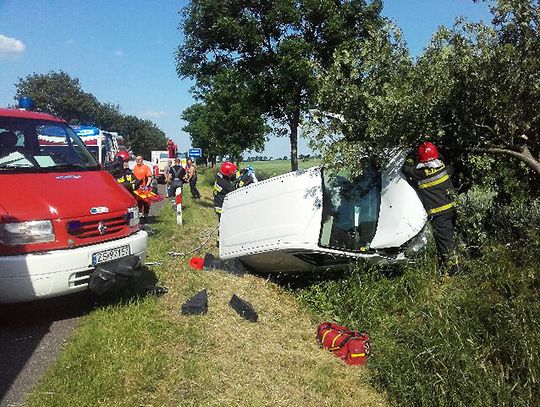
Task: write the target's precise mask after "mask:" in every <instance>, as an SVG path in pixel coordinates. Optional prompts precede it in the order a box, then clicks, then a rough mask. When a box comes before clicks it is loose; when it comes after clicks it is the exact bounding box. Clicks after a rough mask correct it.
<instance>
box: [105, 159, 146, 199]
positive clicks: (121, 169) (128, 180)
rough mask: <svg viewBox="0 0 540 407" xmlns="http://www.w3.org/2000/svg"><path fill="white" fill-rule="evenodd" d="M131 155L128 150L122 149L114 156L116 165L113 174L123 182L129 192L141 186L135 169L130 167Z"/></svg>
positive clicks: (120, 182) (119, 181)
mask: <svg viewBox="0 0 540 407" xmlns="http://www.w3.org/2000/svg"><path fill="white" fill-rule="evenodd" d="M129 159H130V155H129V153H128V152H127V151H126V150H120V151H118V152H117V153H116V155H115V157H114V167H113V169H112V171H110V172H111V174H112V176H113V177H114V178H116V180H117V181H118V183H119V184H122V185H123V186H124V187H125V188H126V189H127V190H128V191H129V192H132V193H133V191H135V190H136V189H137V188H138V187H139V182H138V180H137V178H135V175H133V171H131V170H130V169H129V165H128V163H129Z"/></svg>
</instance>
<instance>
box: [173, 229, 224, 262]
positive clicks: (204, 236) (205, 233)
mask: <svg viewBox="0 0 540 407" xmlns="http://www.w3.org/2000/svg"><path fill="white" fill-rule="evenodd" d="M218 228H219V223H218V224H217V225H216V227H215V228H214V229H212V230H210V231H208V230H209V229H206V230H203V232H202V233H201V234H200V235H199V239H206V240H204V242H202V243H201V244H200V245H199V246H197V247H196V248H194V249H193V250H190V251H189V252H168V254H169V255H170V256H173V257H182V256H187V255H188V254H191V253H195V252H196V251H197V250H199V249H202V248H203V247H204V246H206V244H207V243H208V241H209V240H210V238H211V237H212V235H213V234H214V232H215V231H216V230H218Z"/></svg>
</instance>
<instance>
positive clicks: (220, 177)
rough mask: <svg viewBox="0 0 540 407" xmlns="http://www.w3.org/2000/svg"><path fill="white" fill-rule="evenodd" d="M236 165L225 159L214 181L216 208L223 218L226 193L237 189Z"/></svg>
mask: <svg viewBox="0 0 540 407" xmlns="http://www.w3.org/2000/svg"><path fill="white" fill-rule="evenodd" d="M235 180H236V165H234V164H233V163H231V162H228V161H224V162H223V163H222V164H221V167H220V168H219V172H218V173H217V174H216V182H215V183H214V210H215V211H216V214H217V216H218V219H221V208H222V207H223V200H224V199H225V195H227V194H228V193H229V192H232V191H234V190H235V189H236V182H235Z"/></svg>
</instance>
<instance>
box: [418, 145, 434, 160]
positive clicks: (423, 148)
mask: <svg viewBox="0 0 540 407" xmlns="http://www.w3.org/2000/svg"><path fill="white" fill-rule="evenodd" d="M437 158H439V152H438V151H437V147H435V144H433V143H431V142H429V141H424V142H423V143H422V144H420V146H419V147H418V161H420V162H421V163H427V162H428V161H431V160H436V159H437Z"/></svg>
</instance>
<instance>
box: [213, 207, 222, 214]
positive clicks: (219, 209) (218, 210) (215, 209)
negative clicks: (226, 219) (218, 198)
mask: <svg viewBox="0 0 540 407" xmlns="http://www.w3.org/2000/svg"><path fill="white" fill-rule="evenodd" d="M214 211H216V212H217V213H221V212H223V211H222V210H221V208H218V207H217V206H216V207H214Z"/></svg>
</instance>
